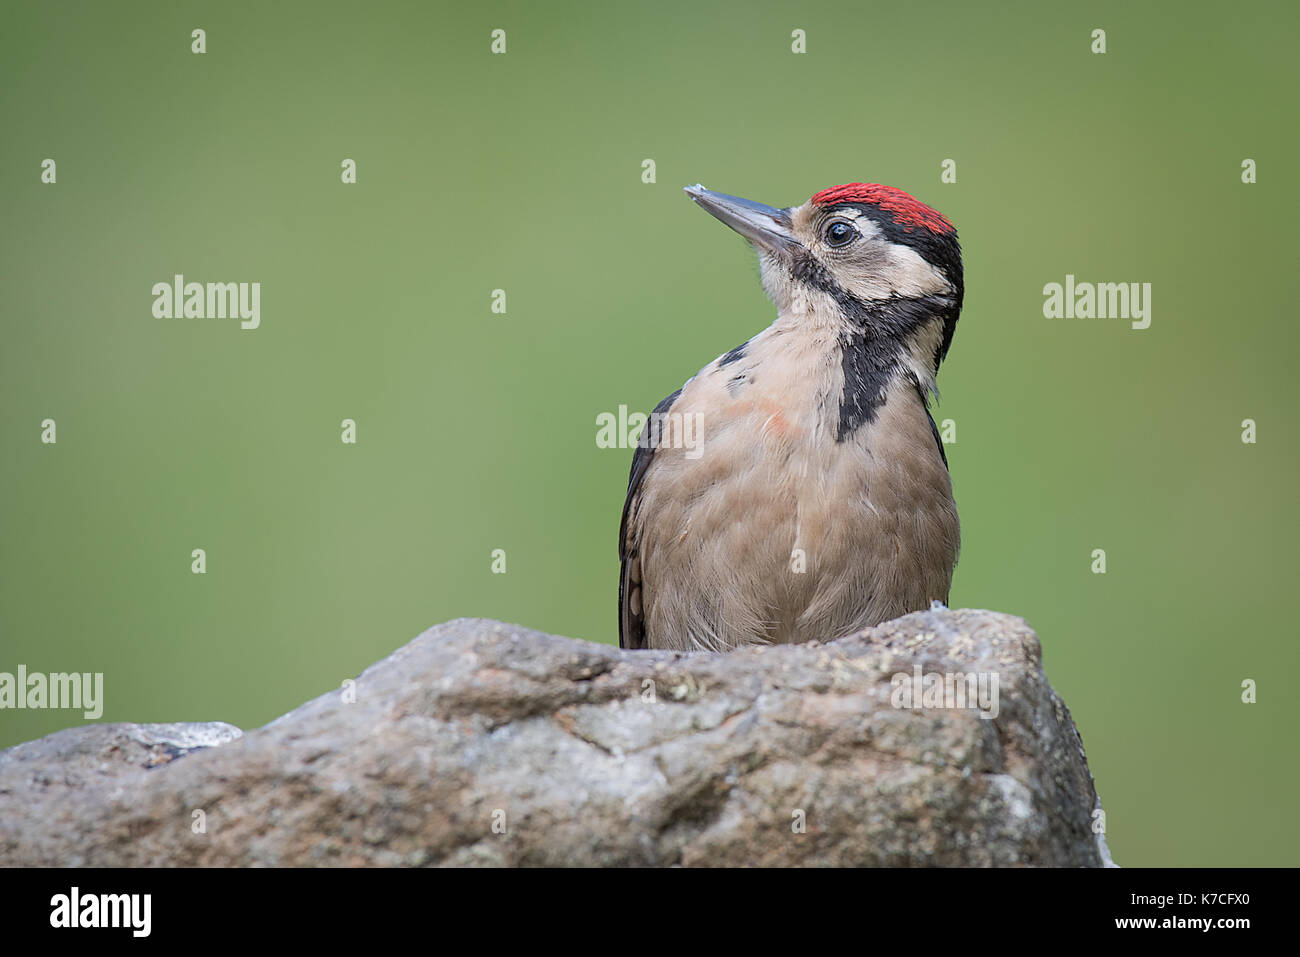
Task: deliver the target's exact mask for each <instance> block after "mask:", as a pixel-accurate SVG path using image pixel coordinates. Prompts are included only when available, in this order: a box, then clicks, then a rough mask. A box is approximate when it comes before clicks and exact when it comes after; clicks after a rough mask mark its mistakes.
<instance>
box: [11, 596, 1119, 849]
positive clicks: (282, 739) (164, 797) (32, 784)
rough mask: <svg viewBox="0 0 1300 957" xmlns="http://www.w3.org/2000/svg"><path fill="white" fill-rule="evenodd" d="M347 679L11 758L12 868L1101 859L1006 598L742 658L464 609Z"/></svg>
mask: <svg viewBox="0 0 1300 957" xmlns="http://www.w3.org/2000/svg"><path fill="white" fill-rule="evenodd" d="M918 665H919V666H920V667H921V669H922V671H923V672H924V673H932V672H938V673H955V672H962V673H974V672H982V673H985V674H987V675H996V676H997V679H998V685H999V687H998V690H999V696H998V711H997V716H996V718H994V719H992V720H989V719H986V718H983V717H981V716H980V715H979V713H978V711H977V710H974V709H971V708H965V709H958V708H926V709H920V708H898V707H895V706H894V702H893V701H892V700H891V699H892V698H893V697H894V688H893V684H892V682H891V679H892V677H893V676H894V675H895V674H898V673H903V674H906V675H909V676H910V675H912V674H913V673H914V668H915V667H916V666H918ZM355 694H356V700H355V702H352V703H348V702H347V701H345V697H344V694H343V692H341V691H332V692H330V693H328V694H325V695H322V696H321V697H319V698H316V699H315V700H313V701H309V702H307V703H306V704H304V705H302V706H301V707H299V708H297V709H296V710H294V711H292V712H290V713H289V714H287V715H284V716H283V717H281V718H279V719H277V720H275V721H273V722H271V723H270V724H268V725H266V726H265V727H263V728H260V729H258V730H256V731H250V732H247V733H245V734H243V735H242V736H241V735H240V733H239V731H238V730H237V729H235V728H233V727H231V726H230V725H224V724H219V723H214V724H171V725H89V726H85V727H80V728H75V729H72V730H70V731H63V732H59V733H57V734H53V735H50V736H48V737H45V738H42V739H40V740H38V741H32V742H28V743H26V744H22V745H19V746H17V747H14V748H10V749H8V750H6V751H3V752H0V860H3V862H4V863H5V864H9V865H60V864H62V865H94V866H108V865H132V866H134V865H425V864H447V865H629V864H630V865H671V864H683V865H762V864H775V865H791V864H793V865H801V864H810V865H812V864H815V865H1055V866H1100V865H1103V864H1107V863H1109V858H1108V856H1107V854H1106V851H1105V844H1104V842H1103V841H1101V840H1100V839H1099V838H1098V837H1097V836H1096V835H1094V834H1093V829H1092V818H1093V811H1094V809H1096V808H1097V807H1098V802H1097V796H1096V793H1095V791H1094V789H1093V784H1092V778H1091V775H1090V774H1089V772H1088V767H1087V763H1086V760H1085V758H1084V753H1083V748H1082V744H1081V742H1080V739H1079V735H1078V733H1077V732H1076V731H1075V728H1074V725H1073V723H1072V722H1071V719H1070V714H1069V711H1068V710H1067V709H1066V707H1065V705H1064V704H1063V703H1062V702H1061V700H1060V699H1059V698H1058V697H1057V696H1056V694H1055V692H1053V690H1052V688H1051V686H1050V685H1049V684H1048V681H1047V678H1046V676H1045V675H1044V673H1043V671H1042V666H1041V656H1040V648H1039V643H1038V639H1037V637H1036V636H1035V635H1034V633H1033V631H1031V630H1030V628H1029V627H1028V626H1027V625H1026V624H1025V623H1024V622H1023V621H1022V620H1021V619H1019V618H1014V617H1011V616H1007V615H1001V614H995V613H992V612H984V611H969V610H963V611H949V610H947V609H942V608H936V609H935V610H932V611H928V612H920V613H917V614H913V615H908V616H906V617H904V618H900V619H898V620H896V621H893V622H887V623H885V624H883V625H880V626H879V627H877V628H874V629H870V630H868V631H866V632H863V633H861V634H858V635H853V636H849V637H845V638H841V639H839V640H837V641H832V642H829V643H826V644H807V645H794V646H776V647H766V648H747V649H741V650H739V651H735V652H732V653H730V654H727V655H717V654H709V653H695V654H682V653H675V652H654V651H636V652H625V651H620V650H618V649H617V648H612V647H609V646H605V645H597V644H591V643H588V642H581V641H574V640H572V639H568V638H559V637H555V636H552V635H546V634H542V633H539V632H535V631H529V630H528V629H525V628H520V627H517V626H513V625H506V624H501V623H499V622H494V621H486V620H478V619H462V620H458V621H453V622H449V623H447V624H444V625H439V626H438V627H435V628H432V629H430V630H429V631H427V632H425V633H424V634H422V635H420V636H419V637H418V638H416V639H415V640H414V641H412V642H410V643H409V644H407V645H406V646H404V647H402V648H400V649H398V650H397V651H396V652H394V653H393V654H392V655H390V656H389V657H387V658H385V659H383V660H382V661H379V662H377V663H376V664H374V665H372V666H371V667H370V668H368V669H367V670H366V671H365V672H364V673H363V674H362V675H361V676H360V677H359V678H358V679H357V682H356V686H355ZM196 811H201V812H202V816H201V819H202V821H203V824H204V829H203V831H202V832H201V833H196V827H195V822H196V821H197V820H199V819H200V818H199V816H198V815H196V814H195V812H196ZM800 822H802V832H800ZM501 830H504V833H498V831H501Z"/></svg>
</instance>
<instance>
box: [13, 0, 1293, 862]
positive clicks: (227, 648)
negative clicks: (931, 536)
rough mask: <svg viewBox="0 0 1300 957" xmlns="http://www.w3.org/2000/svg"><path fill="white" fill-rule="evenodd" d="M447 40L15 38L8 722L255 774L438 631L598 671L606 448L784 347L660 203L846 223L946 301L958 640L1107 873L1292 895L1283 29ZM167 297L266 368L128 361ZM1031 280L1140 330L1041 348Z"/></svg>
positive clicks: (540, 30)
mask: <svg viewBox="0 0 1300 957" xmlns="http://www.w3.org/2000/svg"><path fill="white" fill-rule="evenodd" d="M465 7H466V5H459V4H457V5H452V4H446V5H440V6H435V5H432V4H425V3H412V4H405V5H401V4H384V3H368V4H351V3H348V4H343V3H329V4H325V3H310V4H308V3H294V4H262V3H239V4H231V3H220V4H218V3H213V4H204V3H194V4H185V5H177V4H172V3H150V4H143V3H113V4H105V3H84V4H74V3H62V4H47V3H37V2H21V3H10V4H7V8H6V9H7V12H6V23H5V28H4V30H3V33H2V35H0V76H2V78H3V84H0V124H2V125H0V184H2V186H0V195H2V196H3V207H2V208H3V225H4V228H3V230H2V231H0V262H2V264H3V272H2V274H0V275H2V276H3V293H4V295H3V300H2V301H3V306H2V309H3V345H2V346H0V447H2V448H3V449H4V453H3V457H0V494H2V496H3V499H2V501H3V508H2V509H0V541H2V542H3V546H2V551H0V670H5V671H13V670H15V669H16V666H17V664H19V663H23V664H26V665H27V667H28V669H29V670H32V671H46V672H49V671H65V670H76V671H103V672H105V684H106V696H107V706H106V710H105V712H104V716H103V720H108V721H170V720H178V719H190V720H206V719H222V720H227V721H231V722H234V723H236V724H239V725H241V726H243V727H246V728H247V727H254V726H257V725H259V724H262V723H264V722H266V721H268V720H270V719H271V718H273V717H275V716H276V715H279V714H281V713H282V712H284V711H286V710H289V709H290V708H292V707H294V706H296V705H297V704H299V703H301V702H302V701H304V700H305V699H307V698H309V697H312V696H314V695H317V694H320V693H322V692H324V691H327V690H330V689H333V688H337V687H338V686H339V683H340V681H341V680H342V679H344V678H346V677H349V676H352V675H354V674H356V673H357V672H358V671H359V670H361V669H362V668H364V667H365V666H366V665H368V664H369V663H371V662H372V661H374V660H376V659H377V658H379V657H381V656H383V655H385V654H387V653H388V652H390V651H392V650H393V649H394V648H396V647H398V646H400V645H401V644H403V643H404V642H406V641H407V640H408V639H410V638H411V637H413V636H414V635H415V634H417V633H418V632H420V631H421V630H423V629H424V628H426V627H428V626H430V625H432V624H435V623H437V622H440V621H444V620H446V619H449V618H453V617H457V616H462V615H482V616H488V617H493V618H500V619H505V620H509V621H516V622H521V623H523V624H526V625H529V626H532V627H535V628H539V629H543V630H545V631H550V632H556V633H559V634H565V635H571V636H575V637H581V638H587V639H591V640H592V641H603V642H615V641H616V640H617V638H616V635H617V627H616V617H615V609H616V600H615V594H616V591H617V575H618V564H617V560H616V530H617V526H618V520H619V512H620V509H621V506H622V503H623V495H624V489H625V483H626V479H627V470H628V465H629V463H630V459H631V453H630V451H628V450H609V449H600V448H597V446H596V443H595V432H596V428H595V417H596V415H597V414H598V413H600V412H602V411H616V410H617V408H618V406H619V404H621V403H626V404H627V405H629V406H630V407H632V408H633V409H641V410H648V409H649V408H650V407H651V406H652V405H654V404H655V403H656V402H657V401H658V400H659V399H660V398H662V397H663V396H664V395H666V394H667V393H669V392H671V391H672V390H673V389H675V388H677V387H678V386H679V385H680V384H681V383H682V382H683V380H685V379H686V378H687V377H689V376H690V375H692V374H693V373H694V372H695V371H696V370H697V369H698V368H699V367H700V366H701V365H703V364H704V363H706V362H708V361H709V360H710V359H712V358H713V357H714V356H716V355H718V354H719V353H721V352H723V351H725V350H727V349H729V348H731V347H732V346H735V345H737V344H738V343H740V342H742V341H743V340H744V339H746V338H748V337H749V336H750V335H752V334H753V333H754V332H756V331H758V330H759V329H760V328H762V327H763V326H765V325H766V324H767V323H768V322H769V320H770V318H771V314H772V310H771V307H770V306H769V304H768V303H767V302H766V300H765V299H764V298H763V294H762V292H761V290H760V288H759V284H758V282H757V279H756V268H755V266H754V263H753V261H752V256H751V255H750V253H749V252H748V251H747V248H746V247H745V245H744V243H743V242H742V241H741V240H739V239H738V238H737V237H735V236H734V235H732V234H730V233H729V232H728V231H727V230H726V229H725V228H724V227H722V226H721V225H720V224H719V223H717V222H715V221H713V220H712V219H710V218H709V217H708V216H706V215H705V214H704V213H703V212H701V211H700V210H699V209H697V208H695V207H694V206H693V205H692V204H691V203H690V202H689V201H688V200H687V199H686V197H684V196H683V195H682V193H681V189H680V187H681V186H683V185H685V184H688V183H694V182H696V181H697V180H699V181H702V182H704V183H705V184H706V185H707V186H710V187H712V188H715V189H720V190H723V191H725V192H729V193H733V194H737V195H741V196H746V197H750V198H754V199H759V200H763V201H766V202H770V203H773V204H777V205H786V204H792V203H798V202H801V201H803V200H804V199H806V198H807V197H808V196H809V195H810V194H811V193H813V192H814V191H816V190H817V189H820V188H822V187H825V186H829V185H833V184H837V183H842V182H850V181H855V180H866V181H878V182H883V183H888V184H892V185H896V186H899V187H902V188H904V189H907V190H908V191H910V192H912V193H914V194H915V195H916V196H918V197H919V198H921V199H922V200H923V201H926V202H929V203H931V204H932V205H934V206H936V207H937V208H939V209H940V210H942V211H943V212H944V213H946V214H947V215H948V216H949V217H950V218H951V219H952V220H953V221H954V222H955V223H956V224H957V226H958V228H959V230H960V232H961V237H962V242H963V245H964V247H965V251H966V282H967V299H966V308H965V311H964V313H963V316H962V320H961V323H960V325H959V327H958V331H957V336H956V340H955V343H954V345H953V349H952V352H951V354H950V356H949V359H948V363H947V365H946V366H945V368H944V369H943V370H942V373H941V375H940V385H941V387H942V390H943V402H942V404H941V405H940V406H939V408H938V410H937V412H936V418H938V419H945V418H951V419H954V420H955V421H956V422H957V443H956V444H955V445H951V446H949V447H948V456H949V460H950V462H951V466H952V472H953V477H954V484H955V489H956V496H957V500H958V504H959V506H960V509H961V515H962V522H963V533H964V534H963V539H964V543H963V544H964V547H963V552H962V556H961V561H960V564H959V565H958V568H957V575H956V581H955V585H954V591H953V595H952V604H953V605H955V606H975V607H984V608H993V609H998V610H1003V611H1009V612H1014V613H1017V614H1020V615H1023V616H1024V617H1025V618H1027V619H1028V620H1029V621H1030V622H1031V623H1032V624H1033V625H1034V626H1035V627H1036V628H1037V629H1038V631H1039V633H1040V634H1041V636H1042V641H1043V646H1044V659H1045V664H1046V667H1047V671H1048V674H1049V676H1050V678H1051V680H1052V682H1053V684H1054V685H1055V687H1056V688H1057V690H1058V691H1059V692H1060V693H1061V694H1062V696H1063V697H1064V699H1065V700H1066V702H1067V703H1068V704H1069V706H1070V708H1071V710H1072V712H1073V714H1074V717H1075V719H1076V721H1077V722H1078V725H1079V728H1080V730H1081V732H1082V734H1083V738H1084V742H1085V744H1086V746H1087V749H1088V756H1089V759H1090V762H1091V765H1092V769H1093V772H1094V774H1095V776H1096V779H1097V786H1098V790H1099V792H1100V794H1101V796H1102V799H1103V801H1104V804H1105V807H1106V810H1107V814H1108V825H1109V838H1110V842H1111V847H1112V850H1113V852H1114V854H1115V857H1116V859H1117V860H1118V861H1119V862H1120V863H1122V864H1127V865H1158V864H1173V865H1191V864H1213V865H1224V864H1275V865H1280V864H1295V863H1297V850H1298V849H1300V824H1298V823H1297V816H1296V813H1295V809H1296V806H1297V799H1298V798H1300V788H1298V787H1297V785H1298V784H1300V770H1298V769H1297V762H1296V747H1295V744H1294V737H1293V736H1294V734H1295V733H1296V730H1297V724H1298V723H1297V717H1298V716H1300V715H1298V714H1297V710H1298V709H1297V705H1296V698H1295V696H1294V694H1293V693H1292V692H1291V691H1289V690H1288V686H1287V685H1286V684H1285V682H1287V681H1288V680H1291V679H1292V677H1293V676H1294V674H1295V669H1296V666H1297V664H1300V656H1298V655H1297V652H1296V628H1295V625H1294V620H1295V619H1294V613H1293V612H1292V610H1291V603H1290V599H1291V597H1292V595H1291V591H1292V589H1293V588H1294V587H1295V585H1294V582H1295V580H1296V575H1297V558H1296V547H1295V544H1294V542H1293V537H1294V535H1295V531H1296V529H1297V526H1298V523H1297V514H1296V512H1297V507H1296V496H1295V484H1296V483H1295V476H1296V473H1297V469H1298V467H1300V450H1298V449H1297V436H1296V429H1295V426H1294V422H1293V419H1292V416H1293V413H1294V410H1295V409H1296V407H1297V405H1300V387H1298V386H1297V384H1296V379H1295V377H1294V375H1293V371H1292V368H1291V366H1292V363H1293V362H1294V358H1295V348H1296V344H1297V336H1296V332H1295V324H1296V319H1295V315H1294V306H1293V303H1294V301H1295V298H1296V294H1297V292H1298V291H1300V290H1297V274H1298V270H1297V268H1296V242H1295V239H1294V232H1293V230H1294V224H1293V222H1292V219H1293V217H1294V214H1295V212H1296V210H1297V208H1300V205H1298V203H1297V198H1298V197H1297V186H1296V176H1295V172H1294V168H1293V167H1294V163H1295V159H1296V156H1297V155H1298V154H1300V142H1298V139H1297V134H1296V124H1295V100H1294V98H1295V94H1296V90H1297V86H1298V84H1297V79H1298V78H1300V77H1298V71H1297V66H1296V57H1295V55H1294V48H1295V43H1296V32H1297V31H1296V26H1297V23H1298V22H1300V15H1298V14H1297V12H1296V9H1297V8H1296V6H1295V5H1294V4H1282V3H1277V4H1272V3H1256V4H1232V5H1228V4H1219V5H1206V4H1186V3H1180V4H1173V3H1170V4H1166V5H1160V6H1157V5H1150V6H1146V5H1143V6H1142V7H1139V6H1138V5H1134V4H1131V3H1127V2H1122V3H1121V2H1116V3H1088V4H1075V5H1073V7H1072V8H1071V7H1069V6H1067V5H1064V4H1061V5H1045V4H1030V3H1022V4H1010V5H1008V4H1000V5H999V7H998V9H997V10H996V12H993V11H990V10H980V9H976V8H975V6H974V5H971V4H967V3H961V2H953V3H915V4H907V5H902V4H899V5H892V4H891V5H868V4H863V3H861V2H844V3H801V4H799V5H797V6H795V5H788V4H773V5H769V6H757V5H743V6H742V5H739V4H735V5H723V4H709V3H703V2H698V0H695V2H690V3H653V4H640V5H631V4H628V5H625V6H624V7H623V8H617V9H616V8H615V7H614V6H613V5H609V4H602V3H591V4H589V5H585V6H582V7H578V6H562V5H558V4H548V5H541V4H526V3H514V4H502V3H498V4H492V3H487V4H482V5H478V8H477V9H475V10H473V11H472V12H471V11H469V10H467V9H466V8H465ZM195 28H203V29H204V30H206V31H207V53H206V54H203V55H195V54H192V53H191V52H190V45H191V38H190V33H191V30H193V29H195ZM494 28H502V29H505V30H506V31H507V44H508V45H507V53H506V54H505V55H492V54H490V52H489V42H490V38H489V34H490V32H491V30H493V29H494ZM796 28H798V29H803V30H805V31H806V33H807V53H806V54H803V55H795V54H793V53H792V52H791V49H790V45H791V31H792V30H794V29H796ZM1094 28H1103V29H1105V30H1106V31H1107V45H1108V52H1107V53H1105V54H1104V55H1094V54H1092V53H1091V52H1090V43H1091V39H1090V33H1091V31H1092V30H1093V29H1094ZM46 157H50V158H53V159H55V160H56V162H57V164H58V165H57V171H58V181H57V184H55V185H43V184H42V183H41V182H40V163H41V161H42V160H43V159H44V158H46ZM1247 157H1249V158H1252V159H1254V160H1256V161H1257V163H1258V178H1259V181H1258V183H1257V184H1255V185H1243V184H1242V182H1241V178H1240V166H1241V162H1242V160H1243V159H1244V158H1247ZM344 158H351V159H355V160H356V162H357V171H358V175H357V178H358V182H357V184H356V185H348V186H345V185H342V184H341V183H340V164H341V162H342V160H343V159H344ZM647 158H650V159H653V160H654V161H655V163H656V165H657V182H656V183H654V184H652V185H647V184H644V183H642V181H641V172H642V165H641V164H642V161H643V160H644V159H647ZM949 158H951V159H954V160H955V161H956V163H957V182H956V184H941V183H940V164H941V162H942V161H943V160H944V159H949ZM174 273H183V274H184V275H185V276H186V277H187V279H192V280H197V281H235V282H238V281H254V280H256V281H260V282H261V283H262V302H261V308H262V321H261V328H260V329H257V330H256V331H242V330H240V329H239V328H238V325H237V323H235V322H233V321H229V320H227V321H213V322H208V321H205V320H196V319H190V320H163V319H155V318H153V316H152V315H151V306H152V301H153V300H152V295H151V293H150V288H151V286H152V285H153V284H154V283H155V282H159V281H169V280H170V278H171V276H172V275H173V274H174ZM1066 273H1073V274H1074V275H1075V276H1076V277H1078V278H1079V279H1080V280H1090V281H1097V282H1099V281H1115V282H1119V281H1136V282H1150V283H1152V284H1153V287H1154V288H1153V296H1152V305H1153V320H1152V324H1151V327H1150V328H1149V329H1147V330H1145V331H1134V330H1132V329H1130V328H1129V325H1128V323H1127V322H1123V321H1118V320H1093V321H1069V320H1058V321H1052V320H1048V319H1045V318H1043V315H1042V305H1043V294H1042V287H1043V285H1044V284H1045V283H1048V282H1063V281H1064V277H1065V275H1066ZM496 288H502V289H505V290H506V292H507V296H508V299H507V307H508V311H507V313H506V314H505V315H504V316H503V315H494V314H493V313H492V312H491V310H490V295H491V291H492V290H493V289H496ZM47 417H50V418H54V419H55V420H56V421H57V423H58V443H57V445H54V446H47V445H43V444H41V442H40V440H39V439H40V422H41V420H42V419H44V418H47ZM344 418H353V419H355V420H356V421H357V423H358V443H357V444H356V445H355V446H347V445H344V444H342V443H341V442H340V438H339V432H340V428H339V423H340V421H341V420H342V419H344ZM1244 418H1254V419H1255V420H1256V421H1257V422H1258V443H1257V444H1255V445H1246V444H1243V443H1242V441H1241V438H1240V433H1241V427H1240V423H1241V421H1242V420H1243V419H1244ZM200 547H201V548H204V549H206V550H207V556H208V571H207V574H206V575H201V576H200V575H194V574H191V571H190V563H191V558H190V553H191V550H192V549H194V548H200ZM495 548H503V549H505V550H506V553H507V562H508V565H507V568H508V573H507V574H505V575H494V574H492V573H491V569H490V564H491V552H492V550H493V549H495ZM1094 548H1104V549H1105V550H1106V553H1107V562H1108V572H1107V574H1105V575H1094V574H1092V573H1091V572H1090V564H1091V552H1092V550H1093V549H1094ZM1246 678H1252V679H1255V680H1256V681H1258V682H1259V692H1258V694H1259V700H1258V703H1257V704H1254V705H1245V704H1242V703H1241V700H1240V696H1241V682H1242V680H1243V679H1246ZM79 721H80V715H79V714H77V713H73V712H66V711H44V712H33V711H5V712H0V746H7V745H10V744H14V743H16V742H19V741H22V740H25V739H28V738H32V737H36V736H39V735H42V734H45V733H48V732H51V731H54V730H57V729H59V728H62V727H65V726H68V725H69V724H74V723H78V722H79Z"/></svg>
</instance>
